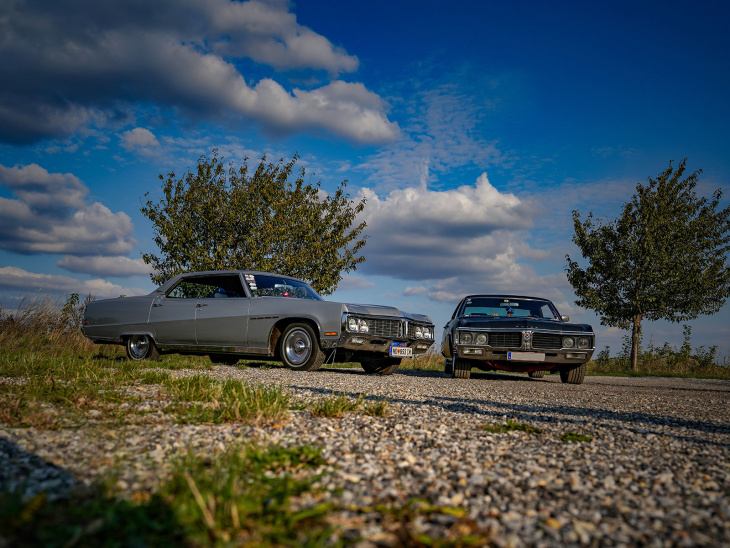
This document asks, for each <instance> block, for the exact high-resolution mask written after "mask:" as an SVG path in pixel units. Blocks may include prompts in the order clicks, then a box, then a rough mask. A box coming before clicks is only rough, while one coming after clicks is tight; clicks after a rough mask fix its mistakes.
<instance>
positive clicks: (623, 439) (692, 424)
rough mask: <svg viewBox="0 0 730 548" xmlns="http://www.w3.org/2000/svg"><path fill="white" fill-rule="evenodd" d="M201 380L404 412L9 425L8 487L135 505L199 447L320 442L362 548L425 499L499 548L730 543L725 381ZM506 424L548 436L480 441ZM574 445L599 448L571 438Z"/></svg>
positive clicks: (443, 526) (431, 523) (418, 526)
mask: <svg viewBox="0 0 730 548" xmlns="http://www.w3.org/2000/svg"><path fill="white" fill-rule="evenodd" d="M200 373H201V372H200V371H185V370H183V371H173V372H171V374H173V375H175V376H184V375H193V374H200ZM204 374H207V375H210V376H211V377H214V378H216V379H218V380H221V381H222V380H228V379H238V380H245V381H247V382H252V383H266V384H270V383H281V384H283V385H284V386H286V387H288V389H289V390H290V392H291V394H292V396H293V397H294V398H295V399H296V400H301V401H314V400H317V399H320V398H323V397H329V396H331V395H332V394H333V393H335V394H337V393H344V394H347V395H348V396H350V397H351V398H352V399H353V400H354V399H356V398H357V397H358V396H359V395H364V397H365V401H366V402H367V401H370V400H371V399H375V398H381V399H386V400H389V401H390V406H389V409H388V414H387V415H386V416H385V417H372V416H367V415H365V414H363V413H361V412H359V411H355V412H352V413H346V414H345V415H344V416H343V417H341V418H322V417H315V416H313V415H312V414H311V413H310V412H309V411H308V410H306V409H304V410H297V411H292V412H291V415H290V417H289V418H288V419H286V420H283V421H281V422H280V423H277V424H272V425H267V426H262V425H248V424H223V425H206V424H201V425H194V424H193V425H179V424H176V423H174V422H173V421H172V420H171V419H170V417H169V416H166V415H164V414H162V413H161V412H160V413H156V412H153V413H151V414H146V415H144V416H143V417H141V418H140V416H137V415H135V416H134V419H129V421H128V422H127V423H125V424H124V425H121V426H109V424H106V423H104V422H103V420H102V421H100V420H99V417H98V414H97V413H88V414H87V420H88V422H87V423H86V424H84V425H82V426H80V427H78V428H73V429H71V428H69V429H62V430H56V431H47V430H35V429H32V428H29V429H11V428H7V427H2V426H0V488H2V489H9V490H22V492H23V493H24V494H25V496H33V495H34V494H35V493H38V492H40V491H46V492H47V493H48V494H49V496H51V497H52V498H61V497H64V496H68V494H69V493H70V491H71V490H72V489H73V488H77V487H79V486H84V485H90V484H91V483H92V482H94V481H96V480H99V479H101V478H103V477H105V476H107V477H108V475H110V474H111V473H116V477H117V478H118V483H117V487H118V488H120V489H122V490H123V491H124V492H125V493H127V494H129V495H130V496H131V495H133V494H134V493H135V492H139V491H146V490H151V489H154V488H155V486H156V485H157V484H158V483H159V481H161V479H163V478H164V477H165V474H166V471H167V470H168V467H169V463H170V458H171V457H172V456H173V455H176V454H178V453H180V452H181V451H184V450H187V449H193V450H196V451H201V452H215V451H219V450H223V449H224V448H225V447H226V446H228V445H230V444H232V443H234V442H247V441H257V442H258V443H260V444H283V445H299V444H311V445H314V446H321V447H323V448H324V451H323V456H324V457H325V459H326V461H327V462H328V463H329V465H330V467H331V471H332V473H331V474H329V475H326V476H324V478H323V479H322V480H320V481H321V486H322V487H324V488H326V489H331V490H332V492H331V493H329V494H327V495H325V497H331V498H332V499H333V500H335V501H337V502H338V503H339V504H340V507H341V508H342V510H339V511H338V515H337V516H333V519H335V518H336V519H335V522H337V523H345V524H346V523H351V524H352V525H351V527H352V528H353V529H356V533H357V534H356V535H355V536H357V535H363V537H364V539H365V540H363V541H362V542H361V543H360V544H359V545H360V546H362V547H365V546H396V545H397V542H398V541H397V537H396V536H394V535H393V532H392V530H390V529H388V527H387V523H384V520H383V516H382V514H379V513H377V512H373V511H368V510H367V507H369V506H372V505H375V504H389V505H391V506H393V508H403V507H405V506H406V504H407V503H409V501H413V500H414V499H426V500H428V501H429V502H430V503H431V504H434V505H438V506H444V507H446V506H450V507H458V508H461V509H463V510H464V511H465V514H466V518H468V519H469V520H471V522H472V523H473V525H474V527H476V528H478V530H479V531H481V532H484V531H488V532H489V538H490V542H491V543H492V544H493V545H495V546H500V547H502V546H504V547H507V546H541V547H542V546H546V547H550V546H565V545H574V546H579V545H596V546H616V545H648V546H727V545H730V458H729V457H730V420H729V419H730V405H729V404H730V382H727V381H720V380H698V379H669V378H620V377H586V380H585V382H584V384H582V385H566V384H562V383H561V382H560V379H559V377H558V376H557V375H555V376H552V375H548V376H546V377H544V378H542V379H530V378H528V377H527V376H524V375H508V374H486V373H481V374H480V373H474V374H473V375H472V379H469V380H467V379H452V378H450V377H447V376H446V375H445V374H443V373H441V372H435V371H417V370H407V369H401V370H400V371H398V372H397V373H396V374H395V375H392V376H385V377H380V376H370V375H366V374H365V373H364V372H362V371H360V370H356V369H336V368H326V369H323V370H320V371H317V372H294V371H290V370H288V369H285V368H282V367H265V368H258V367H248V368H240V369H239V368H236V367H214V368H213V369H212V370H210V371H206V372H204ZM134 393H135V395H136V396H138V397H142V398H146V399H145V401H144V402H142V403H141V404H139V405H135V408H136V409H150V410H160V409H161V408H162V407H164V405H163V403H164V402H160V401H159V399H158V398H159V391H158V389H157V387H146V388H145V387H143V388H142V389H135V390H134ZM508 420H511V421H515V422H518V423H523V424H527V425H529V426H532V427H534V428H538V429H540V433H529V432H523V431H518V430H514V431H508V432H505V433H498V434H495V433H490V432H487V431H485V430H484V429H483V428H482V427H483V426H484V425H486V424H492V423H499V424H505V423H506V421H508ZM566 432H574V433H577V434H583V435H588V436H591V438H592V440H591V441H587V442H564V441H561V439H560V438H561V437H562V436H563V435H564V434H565V433H566ZM334 490H338V493H339V494H337V495H336V494H335V493H334ZM466 518H465V519H466ZM460 523H461V522H459V523H457V520H456V518H454V517H453V516H451V515H448V514H437V515H435V516H434V517H433V519H430V518H426V517H425V516H418V517H417V518H416V519H415V520H414V522H413V523H412V526H413V527H414V528H415V529H414V530H417V531H419V532H423V533H424V534H428V535H431V536H432V537H435V538H441V537H443V538H445V537H446V535H447V532H448V531H451V530H453V529H452V528H454V527H458V526H460ZM346 527H347V526H346ZM353 534H354V533H353Z"/></svg>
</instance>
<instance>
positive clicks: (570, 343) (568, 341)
mask: <svg viewBox="0 0 730 548" xmlns="http://www.w3.org/2000/svg"><path fill="white" fill-rule="evenodd" d="M575 339H576V338H575V337H574V336H573V335H565V336H564V337H563V341H562V344H563V348H575V343H576V340H575Z"/></svg>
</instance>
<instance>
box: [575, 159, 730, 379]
mask: <svg viewBox="0 0 730 548" xmlns="http://www.w3.org/2000/svg"><path fill="white" fill-rule="evenodd" d="M685 164H686V159H685V160H682V161H681V162H680V163H679V165H678V166H677V169H676V170H675V169H674V168H673V167H672V162H670V163H669V168H667V169H666V170H665V171H663V172H662V173H660V174H659V176H658V177H657V179H656V180H654V179H652V178H651V177H650V178H649V180H648V181H649V184H648V185H647V186H643V185H641V184H638V185H637V186H636V194H635V195H634V196H633V198H632V199H631V201H630V202H628V203H626V204H624V207H623V211H622V213H621V216H620V217H619V218H618V219H615V220H614V221H610V222H609V221H607V222H605V223H602V222H600V221H597V220H594V218H593V214H592V213H591V214H589V215H588V218H587V219H586V220H585V221H581V218H580V214H579V213H578V212H577V211H573V225H574V228H575V236H574V237H573V242H575V244H576V245H577V246H578V247H579V248H580V251H581V254H582V255H583V258H586V259H588V260H589V263H590V264H589V266H588V268H586V269H583V268H581V267H580V266H579V265H578V263H577V262H574V261H572V260H571V259H570V256H569V255H566V257H565V258H566V260H567V261H568V265H567V267H566V271H567V273H568V280H569V281H570V283H571V285H572V286H573V289H574V290H575V293H576V295H577V296H578V300H577V301H576V304H578V305H580V306H584V307H586V308H590V309H592V310H595V311H596V312H598V313H599V314H600V315H601V323H602V324H603V325H609V326H612V327H619V328H621V329H628V328H629V326H631V329H632V332H631V341H632V344H631V367H632V368H633V369H637V363H638V353H639V341H640V335H641V322H642V320H644V319H646V320H649V321H653V320H659V319H665V320H669V321H671V322H683V321H687V320H691V319H694V318H697V317H698V316H699V315H704V314H714V313H715V312H717V311H718V310H719V309H720V308H721V307H722V306H723V304H724V303H725V300H726V299H727V298H728V296H730V268H728V266H727V265H726V259H727V255H728V250H729V249H730V246H728V243H729V242H730V207H727V208H725V209H723V210H718V205H719V203H720V198H721V196H722V191H721V190H720V189H718V190H716V191H715V193H714V195H713V198H712V201H709V202H708V200H707V199H705V198H698V197H697V195H696V193H695V191H694V188H695V186H696V185H697V178H698V176H699V174H700V173H702V171H701V170H699V171H696V172H694V173H692V174H691V175H689V176H688V177H686V178H685V179H682V176H683V175H684V172H685Z"/></svg>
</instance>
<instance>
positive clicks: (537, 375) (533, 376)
mask: <svg viewBox="0 0 730 548" xmlns="http://www.w3.org/2000/svg"><path fill="white" fill-rule="evenodd" d="M527 376H528V377H530V378H531V379H542V378H543V377H544V376H545V371H530V372H529V373H528V374H527Z"/></svg>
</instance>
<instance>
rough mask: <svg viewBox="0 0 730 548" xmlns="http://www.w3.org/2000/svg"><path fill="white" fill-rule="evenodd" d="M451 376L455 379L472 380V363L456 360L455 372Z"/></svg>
mask: <svg viewBox="0 0 730 548" xmlns="http://www.w3.org/2000/svg"><path fill="white" fill-rule="evenodd" d="M451 375H452V377H454V378H455V379H469V378H471V363H469V360H462V359H459V358H454V372H453V373H452V374H451Z"/></svg>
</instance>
